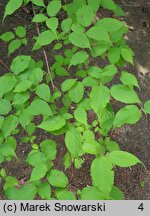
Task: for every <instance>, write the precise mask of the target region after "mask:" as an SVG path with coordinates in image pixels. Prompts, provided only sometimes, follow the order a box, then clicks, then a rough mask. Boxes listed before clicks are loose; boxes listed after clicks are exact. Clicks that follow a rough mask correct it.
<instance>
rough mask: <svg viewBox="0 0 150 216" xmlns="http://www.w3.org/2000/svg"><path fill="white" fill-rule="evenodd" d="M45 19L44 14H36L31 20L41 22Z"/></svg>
mask: <svg viewBox="0 0 150 216" xmlns="http://www.w3.org/2000/svg"><path fill="white" fill-rule="evenodd" d="M47 19H48V17H47V16H45V15H44V14H36V15H35V16H34V17H33V19H32V22H36V23H41V22H45V21H46V20H47Z"/></svg>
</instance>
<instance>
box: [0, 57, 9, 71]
mask: <svg viewBox="0 0 150 216" xmlns="http://www.w3.org/2000/svg"><path fill="white" fill-rule="evenodd" d="M0 63H1V64H2V65H3V66H4V67H5V68H6V69H7V70H8V71H10V69H9V67H8V66H7V65H6V64H5V63H4V62H3V61H2V60H1V59H0Z"/></svg>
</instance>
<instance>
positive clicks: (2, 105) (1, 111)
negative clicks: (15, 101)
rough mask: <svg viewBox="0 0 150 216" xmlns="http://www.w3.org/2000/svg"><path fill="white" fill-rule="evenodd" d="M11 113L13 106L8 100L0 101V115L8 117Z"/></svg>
mask: <svg viewBox="0 0 150 216" xmlns="http://www.w3.org/2000/svg"><path fill="white" fill-rule="evenodd" d="M10 111H11V104H10V103H9V101H8V100H5V99H0V115H6V114H8V113H9V112H10Z"/></svg>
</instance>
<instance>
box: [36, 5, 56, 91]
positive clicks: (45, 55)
mask: <svg viewBox="0 0 150 216" xmlns="http://www.w3.org/2000/svg"><path fill="white" fill-rule="evenodd" d="M32 9H33V14H34V16H35V15H36V13H35V9H34V5H33V3H32ZM36 29H37V33H38V35H39V34H40V29H39V25H38V23H36ZM42 51H43V55H44V58H45V63H46V67H47V72H48V74H49V77H50V81H51V85H52V88H53V90H54V89H55V88H56V87H55V85H54V82H53V79H52V75H51V71H50V67H49V63H48V57H47V54H46V51H45V49H44V47H43V48H42Z"/></svg>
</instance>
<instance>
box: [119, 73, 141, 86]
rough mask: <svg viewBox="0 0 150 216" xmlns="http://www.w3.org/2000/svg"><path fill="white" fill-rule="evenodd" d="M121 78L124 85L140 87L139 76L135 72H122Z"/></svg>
mask: <svg viewBox="0 0 150 216" xmlns="http://www.w3.org/2000/svg"><path fill="white" fill-rule="evenodd" d="M120 80H121V82H122V83H123V84H124V85H128V86H136V87H138V88H140V87H139V84H138V81H137V78H136V77H135V76H134V75H133V74H131V73H128V72H127V71H122V72H121V76H120Z"/></svg>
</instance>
